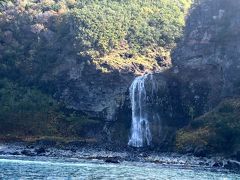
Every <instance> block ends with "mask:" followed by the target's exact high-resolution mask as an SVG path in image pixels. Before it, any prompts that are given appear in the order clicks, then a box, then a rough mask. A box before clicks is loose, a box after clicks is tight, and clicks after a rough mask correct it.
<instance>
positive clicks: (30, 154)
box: [21, 149, 35, 156]
mask: <svg viewBox="0 0 240 180" xmlns="http://www.w3.org/2000/svg"><path fill="white" fill-rule="evenodd" d="M21 154H22V155H25V156H35V154H34V153H33V152H32V151H30V150H26V149H25V150H22V151H21Z"/></svg>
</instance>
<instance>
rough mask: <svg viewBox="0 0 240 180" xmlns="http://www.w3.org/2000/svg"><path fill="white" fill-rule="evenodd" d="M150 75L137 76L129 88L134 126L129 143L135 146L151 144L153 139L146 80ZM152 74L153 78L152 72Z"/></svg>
mask: <svg viewBox="0 0 240 180" xmlns="http://www.w3.org/2000/svg"><path fill="white" fill-rule="evenodd" d="M148 76H149V74H146V75H143V76H139V77H136V78H135V79H134V81H133V82H132V85H131V86H130V89H129V91H130V98H131V105H132V127H131V137H130V139H129V142H128V145H129V146H133V147H143V146H146V145H147V146H149V145H150V144H151V141H152V135H151V132H150V128H149V121H148V113H147V109H146V106H147V92H146V89H145V81H146V80H147V79H148ZM150 76H151V77H150V78H151V80H152V74H150Z"/></svg>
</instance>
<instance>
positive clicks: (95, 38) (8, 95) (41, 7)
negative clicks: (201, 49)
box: [0, 0, 191, 136]
mask: <svg viewBox="0 0 240 180" xmlns="http://www.w3.org/2000/svg"><path fill="white" fill-rule="evenodd" d="M190 4H191V0H174V1H172V0H159V1H152V0H146V1H142V0H91V1H89V0H81V1H80V0H79V1H76V0H60V1H55V0H41V1H35V0H18V1H17V0H16V1H15V0H12V1H10V0H4V1H1V3H0V76H1V82H0V83H1V89H0V105H1V112H0V124H1V126H0V129H1V132H2V133H3V134H9V135H10V136H14V135H16V136H24V135H29V136H37V135H39V136H42V135H49V136H76V135H79V136H82V135H83V134H89V133H90V134H91V131H90V130H89V128H88V127H96V124H98V121H95V120H91V119H89V118H86V117H83V116H82V115H79V114H78V112H75V111H73V110H67V111H73V112H66V107H64V104H63V105H59V104H61V103H60V102H58V100H59V99H55V100H54V99H53V98H52V97H53V95H54V92H53V91H54V88H56V87H52V86H51V83H49V82H48V80H49V79H57V78H61V77H55V76H54V75H55V74H54V73H55V72H56V71H57V70H56V71H55V69H54V68H56V67H57V66H58V65H59V64H64V62H66V61H69V60H72V59H74V60H76V61H77V63H85V62H86V64H87V63H88V64H89V63H92V64H93V66H95V67H96V68H97V69H101V70H102V71H103V72H108V71H109V69H111V68H112V69H117V70H119V71H120V70H121V69H124V70H126V69H127V71H131V70H132V69H133V68H131V66H133V64H134V67H135V66H136V64H137V65H139V64H140V65H141V66H140V69H144V68H146V69H150V70H154V68H155V69H156V68H157V67H159V62H160V63H161V61H162V60H164V59H168V58H169V57H170V53H169V51H170V49H171V48H172V47H174V45H175V43H176V41H177V40H178V39H179V38H180V37H181V35H182V29H183V26H184V23H185V20H184V18H185V15H186V13H187V10H188V8H189V7H190ZM159 56H161V57H159ZM162 57H163V58H162ZM157 59H158V61H159V62H158V61H157ZM106 64H107V65H108V66H110V67H111V68H109V69H107V68H105V67H106ZM129 66H130V68H129ZM160 66H161V64H160ZM153 67H154V68H153ZM64 70H65V69H63V70H62V71H64ZM49 81H50V80H49ZM48 83H49V84H48ZM65 125H66V128H62V126H65ZM83 127H84V128H83ZM98 127H100V126H99V125H98ZM16 129H17V131H16ZM92 129H94V128H92ZM88 130H89V131H88ZM84 131H87V132H84ZM81 132H84V133H81Z"/></svg>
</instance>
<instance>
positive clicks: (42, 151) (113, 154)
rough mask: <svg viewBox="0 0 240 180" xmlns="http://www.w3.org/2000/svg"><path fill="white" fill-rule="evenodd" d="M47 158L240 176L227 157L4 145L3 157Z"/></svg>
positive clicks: (41, 144) (39, 144)
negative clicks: (196, 169) (198, 170)
mask: <svg viewBox="0 0 240 180" xmlns="http://www.w3.org/2000/svg"><path fill="white" fill-rule="evenodd" d="M9 155H10V156H44V157H64V158H78V159H84V160H100V161H103V162H106V163H122V162H124V161H128V162H129V161H130V162H143V163H154V164H159V165H163V166H179V167H201V168H210V169H216V170H219V169H220V170H224V169H225V170H230V171H233V172H236V173H240V162H239V161H237V160H234V159H226V158H224V157H220V156H219V157H217V156H216V157H208V158H207V157H196V156H193V155H192V154H185V155H182V154H177V153H160V152H156V151H151V150H148V149H134V148H130V147H120V148H116V147H115V146H111V145H104V146H100V145H96V144H84V145H83V144H82V143H80V142H75V143H69V144H66V145H62V144H61V145H56V144H54V142H51V141H38V142H34V143H26V142H14V143H0V156H9Z"/></svg>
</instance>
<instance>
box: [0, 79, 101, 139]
mask: <svg viewBox="0 0 240 180" xmlns="http://www.w3.org/2000/svg"><path fill="white" fill-rule="evenodd" d="M0 107H1V108H0V125H1V126H0V139H1V138H2V136H4V139H11V138H20V139H25V138H29V137H39V138H41V137H42V136H49V137H50V136H52V137H72V138H76V137H83V138H88V137H87V132H88V131H89V129H91V130H92V131H94V129H97V128H99V122H98V121H96V120H91V119H88V118H87V117H85V116H82V115H78V114H76V113H75V112H66V110H65V109H64V107H63V106H62V105H60V104H59V103H57V102H56V101H55V100H54V99H53V98H51V96H49V95H46V94H44V93H42V92H41V91H39V90H37V89H36V88H29V87H23V86H20V85H18V84H16V83H13V82H11V81H9V80H7V79H1V80H0Z"/></svg>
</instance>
